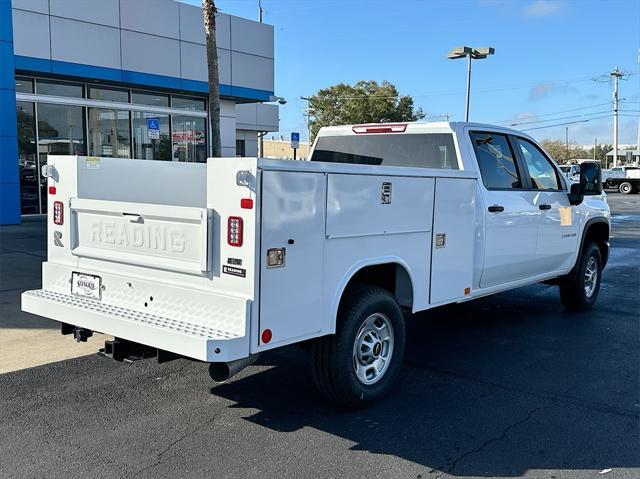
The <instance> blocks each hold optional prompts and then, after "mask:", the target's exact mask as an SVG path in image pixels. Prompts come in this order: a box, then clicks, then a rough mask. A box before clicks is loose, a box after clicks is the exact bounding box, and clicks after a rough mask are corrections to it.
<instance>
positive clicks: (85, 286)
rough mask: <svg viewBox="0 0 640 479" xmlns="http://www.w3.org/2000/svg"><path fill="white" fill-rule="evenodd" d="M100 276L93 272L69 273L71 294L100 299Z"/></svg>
mask: <svg viewBox="0 0 640 479" xmlns="http://www.w3.org/2000/svg"><path fill="white" fill-rule="evenodd" d="M101 287H102V278H101V277H100V276H96V275H95V274H86V273H77V272H75V271H74V272H73V273H71V294H75V295H76V296H83V297H85V298H92V299H98V300H99V299H101V297H102V294H101Z"/></svg>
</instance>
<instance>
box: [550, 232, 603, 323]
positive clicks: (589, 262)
mask: <svg viewBox="0 0 640 479" xmlns="http://www.w3.org/2000/svg"><path fill="white" fill-rule="evenodd" d="M578 261H579V262H578V265H577V267H576V269H575V271H573V272H572V273H571V274H569V275H568V276H567V277H566V278H565V279H564V280H563V281H562V282H561V283H560V300H561V301H562V304H564V305H565V307H566V308H567V309H571V310H575V311H586V310H588V309H591V308H592V307H593V305H594V303H595V302H596V299H597V298H598V292H599V291H600V280H601V279H602V255H601V254H600V249H599V248H598V246H597V245H596V244H595V243H588V244H586V245H585V247H584V250H583V251H582V255H581V256H580V258H579V260H578ZM593 265H595V268H596V269H595V271H596V277H595V282H594V283H595V284H593V289H592V290H591V294H589V293H588V290H589V289H591V288H587V285H588V283H589V281H588V279H587V278H588V275H587V268H588V267H589V268H591V267H592V266H593Z"/></svg>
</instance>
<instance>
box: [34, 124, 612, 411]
mask: <svg viewBox="0 0 640 479" xmlns="http://www.w3.org/2000/svg"><path fill="white" fill-rule="evenodd" d="M400 138H402V141H398V139H400ZM536 155H538V156H536ZM48 163H49V164H48V166H47V167H45V168H44V169H45V170H46V171H45V173H46V175H47V176H48V177H49V179H48V186H49V196H48V208H49V217H48V260H47V262H45V263H44V264H43V286H42V289H40V290H34V291H26V292H25V293H23V295H22V308H23V310H24V311H28V312H31V313H34V314H38V315H41V316H45V317H48V318H51V319H54V320H57V321H59V322H62V323H64V324H63V326H64V327H63V330H64V329H65V328H66V331H67V332H71V331H72V330H73V331H75V332H76V333H78V334H76V337H77V338H79V339H84V337H83V334H82V333H83V332H89V334H90V332H91V331H99V332H103V333H106V334H110V335H113V336H115V337H116V338H119V339H121V340H126V341H128V342H132V343H137V344H140V345H144V346H148V347H151V348H157V350H158V351H163V352H164V351H167V352H170V353H173V354H175V355H180V356H184V357H187V358H192V359H196V360H200V361H205V362H209V363H214V364H225V365H229V364H238V365H241V366H243V365H246V364H248V363H249V362H250V359H251V358H254V357H255V355H256V354H258V353H260V352H262V351H265V350H269V349H273V348H277V347H280V346H284V345H288V344H292V343H297V342H302V341H306V340H311V339H315V338H318V339H315V343H316V344H317V345H316V346H314V347H315V348H316V349H317V350H315V352H314V353H313V354H315V355H316V356H317V357H322V358H323V359H318V360H317V361H316V362H318V364H320V366H318V365H316V366H317V367H316V369H317V368H318V367H320V368H326V367H329V363H330V362H331V361H337V359H335V358H339V357H341V356H340V354H342V353H343V351H342V350H340V349H339V347H341V346H339V345H336V344H334V343H335V341H334V343H329V342H330V341H332V339H331V338H334V336H333V335H335V337H339V336H340V335H343V334H346V335H348V334H351V336H353V338H351V339H349V341H353V346H351V345H349V346H348V348H347V349H349V348H351V349H352V350H353V353H351V352H348V353H345V354H347V355H349V354H352V356H353V358H352V359H348V360H347V362H346V363H345V364H346V365H347V369H348V368H349V367H350V366H349V364H350V363H351V361H353V371H351V372H350V374H351V376H352V377H353V378H352V379H354V381H355V382H354V383H353V384H352V383H349V384H348V385H347V382H348V381H350V379H349V380H348V379H345V377H346V376H345V377H342V376H340V378H336V379H335V381H336V382H335V384H333V383H332V384H329V385H327V384H326V383H327V381H330V380H331V379H326V378H324V379H322V378H321V379H317V380H316V384H318V385H319V387H320V388H321V389H322V388H323V387H329V386H330V389H331V391H332V393H331V394H329V396H330V398H331V399H333V400H336V401H338V402H341V403H344V404H350V405H354V404H359V401H360V402H361V403H362V404H364V403H366V402H367V401H369V400H375V399H377V398H378V397H379V396H380V395H382V394H383V393H384V392H386V390H387V389H388V387H389V386H390V383H391V382H392V379H393V378H383V376H384V373H385V372H388V374H387V376H394V375H395V374H397V366H394V369H393V371H390V369H391V368H390V364H391V362H392V357H393V354H395V357H393V361H395V362H396V363H397V362H398V361H400V362H401V359H402V353H403V348H404V329H403V328H404V326H401V325H399V323H398V321H399V320H398V319H397V318H396V317H395V316H397V314H396V310H397V311H399V310H400V307H404V308H406V309H409V310H411V311H412V312H414V313H415V312H418V311H423V310H426V309H429V308H432V307H435V306H439V305H444V304H448V303H456V302H461V301H468V300H470V299H474V298H478V297H481V296H485V295H488V294H493V293H497V292H500V291H504V290H508V289H513V288H517V287H520V286H524V285H527V284H531V283H535V282H540V281H545V280H556V281H557V282H559V283H561V288H562V284H565V283H566V285H565V289H566V290H567V291H568V292H565V297H566V298H569V299H568V300H567V301H568V303H569V304H573V305H574V306H576V305H577V306H585V303H584V299H585V298H581V299H582V300H583V301H582V303H579V302H577V301H578V299H580V298H575V297H573V296H575V294H578V293H575V291H578V290H584V291H586V292H587V293H589V292H590V295H589V294H588V298H586V299H587V300H588V301H587V303H588V306H590V304H591V303H592V301H594V300H595V296H596V295H597V287H598V286H599V281H600V274H601V269H602V267H604V264H605V263H606V259H607V252H608V234H609V209H608V206H607V203H606V198H605V195H604V194H603V193H602V192H601V189H599V190H598V189H597V188H596V190H595V191H592V192H591V194H589V192H587V190H588V187H589V185H586V186H585V185H584V184H576V185H574V187H571V186H570V182H568V181H567V180H566V178H564V175H562V173H561V172H560V171H559V169H558V167H557V165H555V164H554V163H553V162H552V161H550V160H549V159H548V158H547V157H546V154H544V153H543V152H542V151H541V150H539V149H538V147H537V146H536V144H535V142H534V141H533V140H532V139H531V138H529V137H527V136H526V135H523V134H522V133H519V132H516V131H513V130H508V129H503V128H499V127H493V126H488V125H478V124H471V123H426V124H424V123H423V124H421V123H408V124H404V123H403V124H380V125H357V126H353V127H352V126H345V127H330V128H323V129H322V130H321V131H320V133H319V135H318V138H317V139H316V142H315V145H314V150H313V153H312V161H310V162H303V161H298V162H294V161H286V160H266V159H255V158H214V159H209V160H208V161H207V163H206V164H189V163H168V162H156V161H140V160H124V159H117V158H94V157H75V156H74V157H61V156H60V157H57V156H49V159H48ZM583 173H584V172H583ZM585 181H589V179H588V178H587V179H586V180H585ZM583 183H584V181H583ZM594 185H595V183H594ZM594 185H590V186H594ZM579 187H582V189H581V190H580V191H578V188H579ZM572 203H573V204H572ZM578 203H579V204H578ZM587 244H595V245H596V250H597V255H598V256H599V259H598V261H599V263H598V264H596V265H595V267H597V269H596V270H594V271H595V272H594V271H592V275H591V280H592V281H591V283H590V284H587V283H589V281H588V278H587V276H588V271H587V273H584V276H585V278H587V279H585V278H582V276H581V275H583V273H582V272H580V271H577V270H578V269H579V266H580V264H581V255H583V254H584V251H585V247H586V245H587ZM595 254H596V253H594V255H595ZM592 266H593V265H592ZM585 268H586V266H585ZM587 269H588V268H587ZM592 269H593V268H592ZM585 271H586V270H585ZM594 275H595V276H594ZM578 276H580V278H578V279H576V278H577V277H578ZM569 279H571V282H570V284H571V285H573V286H568V285H569ZM563 281H564V283H563ZM576 281H578V282H579V284H578V289H575V284H574V283H575V282H576ZM580 281H581V282H580ZM374 287H375V288H377V289H372V288H374ZM571 287H573V289H571ZM589 287H590V288H591V290H589ZM367 288H368V289H367ZM567 288H568V289H567ZM594 293H595V294H594ZM572 295H573V296H572ZM358 298H359V299H358ZM372 298H373V299H372ZM375 298H378V299H380V298H382V300H384V301H387V302H386V303H384V301H383V303H384V304H382V303H381V304H382V306H380V307H381V308H382V309H381V310H380V311H382V312H380V311H378V312H376V310H375V307H374V306H372V305H373V304H374V303H375ZM356 299H357V300H356ZM371 301H374V303H371ZM567 301H565V304H567ZM358 308H360V309H358ZM362 308H364V309H362ZM367 308H370V309H371V308H373V309H371V311H373V312H371V311H369V310H367ZM385 308H386V309H385ZM579 309H580V308H579ZM361 310H362V311H365V310H366V311H369V312H368V313H367V317H363V318H362V320H361V321H360V320H354V319H353V318H352V316H353V315H356V316H357V315H358V314H364V313H362V312H358V311H361ZM349 311H351V312H349ZM369 313H371V314H369ZM342 317H345V318H346V319H344V320H343V319H341V318H342ZM390 317H391V319H390ZM341 321H345V322H348V321H356V322H357V323H358V324H356V326H354V327H355V329H354V330H353V332H352V333H348V332H344V331H343V329H344V328H345V327H346V326H345V327H343V326H342V325H341ZM358 321H360V322H358ZM367 325H368V326H367ZM69 328H71V329H69ZM401 336H402V337H401ZM323 344H324V345H325V346H326V348H325V349H326V351H325V350H324V349H322V348H323V347H324V346H322V345H323ZM332 348H334V349H332ZM335 348H338V349H335ZM351 349H349V351H351ZM327 351H332V352H331V353H328V352H327ZM322 361H324V363H323V362H322ZM321 363H322V364H321ZM331 364H334V363H331ZM332 367H335V364H334V366H332ZM229 369H231V370H232V369H233V367H230V368H229ZM236 369H238V368H236ZM230 374H232V372H231V373H230ZM316 374H317V372H316ZM212 376H214V375H213V374H212ZM214 377H215V376H214ZM327 377H329V376H327ZM381 378H382V379H384V381H381V380H380V379H381ZM222 379H224V377H222ZM345 381H347V382H345ZM358 381H359V382H358ZM383 383H384V384H383ZM387 383H389V384H387ZM345 388H346V389H348V390H349V393H347V392H345ZM358 388H361V389H363V390H364V391H365V393H364V394H361V393H362V391H361V390H360V389H358ZM376 388H377V389H376ZM336 391H338V392H336ZM340 391H342V392H340ZM367 391H370V395H368V396H367V394H366V393H367ZM343 393H344V394H343Z"/></svg>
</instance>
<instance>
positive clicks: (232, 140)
mask: <svg viewBox="0 0 640 479" xmlns="http://www.w3.org/2000/svg"><path fill="white" fill-rule="evenodd" d="M216 39H217V44H218V61H219V75H220V96H221V99H222V105H221V119H220V140H221V143H222V152H223V156H256V155H257V148H258V141H257V140H258V135H259V134H260V133H263V132H273V131H277V130H278V107H277V105H275V104H273V103H270V102H272V101H273V100H274V98H275V97H274V48H273V45H274V43H273V27H272V26H270V25H265V24H263V23H258V22H254V21H251V20H247V19H244V18H239V17H234V16H230V15H226V14H224V13H220V14H219V15H218V18H217V36H216ZM207 91H208V88H207V61H206V47H205V38H204V28H203V20H202V11H201V9H200V8H198V7H196V6H192V5H188V4H185V3H181V2H177V1H174V0H0V224H15V223H19V222H20V215H21V214H43V213H46V195H47V191H46V184H45V181H44V179H43V178H41V176H40V174H39V171H40V167H41V166H42V165H45V164H46V163H47V156H48V155H49V154H52V155H89V156H100V157H118V158H135V159H140V160H157V161H188V162H203V161H205V160H206V158H207V156H210V144H211V142H210V138H211V129H210V123H209V119H208V112H207Z"/></svg>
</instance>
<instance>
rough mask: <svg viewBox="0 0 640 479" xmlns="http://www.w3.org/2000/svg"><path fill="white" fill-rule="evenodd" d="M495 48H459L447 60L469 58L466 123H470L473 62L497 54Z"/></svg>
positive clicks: (450, 53)
mask: <svg viewBox="0 0 640 479" xmlns="http://www.w3.org/2000/svg"><path fill="white" fill-rule="evenodd" d="M495 52H496V51H495V49H494V48H493V47H488V48H471V47H458V48H454V49H453V50H451V51H450V52H449V54H448V55H447V58H448V59H450V60H457V59H458V58H465V57H466V58H467V105H466V109H465V113H464V121H469V96H470V94H471V60H481V59H483V58H487V57H488V56H489V55H493V54H494V53H495Z"/></svg>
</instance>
